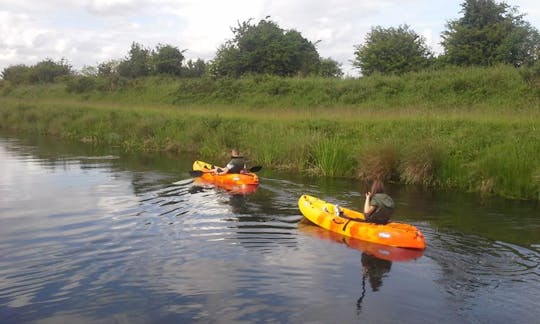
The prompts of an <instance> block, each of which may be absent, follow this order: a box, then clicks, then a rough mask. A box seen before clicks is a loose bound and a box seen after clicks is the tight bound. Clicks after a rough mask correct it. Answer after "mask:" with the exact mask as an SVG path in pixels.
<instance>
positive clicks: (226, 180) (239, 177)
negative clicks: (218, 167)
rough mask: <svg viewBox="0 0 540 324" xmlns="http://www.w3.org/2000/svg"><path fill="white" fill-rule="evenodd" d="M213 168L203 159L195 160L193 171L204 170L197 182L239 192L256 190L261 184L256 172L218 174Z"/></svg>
mask: <svg viewBox="0 0 540 324" xmlns="http://www.w3.org/2000/svg"><path fill="white" fill-rule="evenodd" d="M211 169H212V164H210V163H206V162H203V161H195V162H194V163H193V171H201V172H202V175H201V176H200V177H198V179H197V181H196V182H198V183H200V184H213V185H216V186H218V187H221V188H223V189H226V190H229V191H234V192H239V193H251V192H254V191H255V190H256V189H257V186H258V185H259V177H258V176H257V175H256V174H255V173H252V172H245V173H226V174H216V173H213V172H210V170H211Z"/></svg>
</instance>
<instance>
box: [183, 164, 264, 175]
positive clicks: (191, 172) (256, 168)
mask: <svg viewBox="0 0 540 324" xmlns="http://www.w3.org/2000/svg"><path fill="white" fill-rule="evenodd" d="M261 169H262V166H260V165H256V166H254V167H251V168H250V169H249V170H248V171H249V172H259V171H261ZM209 172H212V171H201V170H190V171H189V174H190V175H191V176H192V177H200V176H202V175H203V174H205V173H209Z"/></svg>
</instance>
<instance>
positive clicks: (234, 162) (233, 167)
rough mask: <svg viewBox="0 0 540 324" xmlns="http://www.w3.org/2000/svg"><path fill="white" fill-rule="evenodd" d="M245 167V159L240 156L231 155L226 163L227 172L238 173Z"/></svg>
mask: <svg viewBox="0 0 540 324" xmlns="http://www.w3.org/2000/svg"><path fill="white" fill-rule="evenodd" d="M245 167H246V161H245V160H244V158H243V157H241V156H233V157H232V158H231V160H230V161H229V163H227V169H228V170H229V171H228V173H240V171H242V170H244V169H245Z"/></svg>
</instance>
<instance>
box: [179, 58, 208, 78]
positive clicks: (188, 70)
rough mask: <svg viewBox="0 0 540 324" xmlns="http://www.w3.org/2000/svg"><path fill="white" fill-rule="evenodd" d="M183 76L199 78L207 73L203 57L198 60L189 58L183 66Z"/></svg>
mask: <svg viewBox="0 0 540 324" xmlns="http://www.w3.org/2000/svg"><path fill="white" fill-rule="evenodd" d="M182 70H183V72H182V76H184V77H188V78H197V77H202V76H204V75H205V73H206V62H204V61H203V60H201V59H197V60H196V61H193V60H191V59H190V60H188V61H187V62H186V65H185V66H184V67H183V69H182Z"/></svg>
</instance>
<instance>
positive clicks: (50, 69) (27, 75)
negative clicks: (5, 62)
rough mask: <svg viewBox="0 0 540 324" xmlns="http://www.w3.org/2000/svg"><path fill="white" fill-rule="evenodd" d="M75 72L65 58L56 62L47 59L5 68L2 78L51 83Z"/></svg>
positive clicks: (14, 82)
mask: <svg viewBox="0 0 540 324" xmlns="http://www.w3.org/2000/svg"><path fill="white" fill-rule="evenodd" d="M72 74H73V71H72V69H71V65H69V63H68V62H67V60H65V59H61V60H60V61H58V62H54V61H53V60H52V59H45V60H43V61H41V62H38V63H37V64H35V65H33V66H26V65H22V64H20V65H14V66H10V67H7V68H5V69H4V71H3V72H2V78H3V79H4V80H6V81H10V82H12V83H13V84H24V83H51V82H55V81H58V80H60V79H61V78H63V77H64V78H65V77H69V76H71V75H72Z"/></svg>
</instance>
